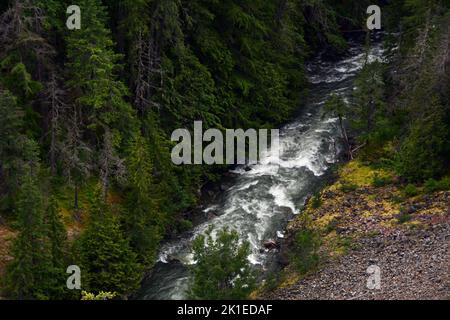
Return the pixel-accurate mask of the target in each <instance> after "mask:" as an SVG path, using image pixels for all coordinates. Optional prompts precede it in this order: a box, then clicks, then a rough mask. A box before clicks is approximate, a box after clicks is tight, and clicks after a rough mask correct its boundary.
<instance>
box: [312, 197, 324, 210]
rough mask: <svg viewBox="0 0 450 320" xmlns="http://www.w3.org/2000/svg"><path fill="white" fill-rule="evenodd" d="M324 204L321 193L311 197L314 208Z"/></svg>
mask: <svg viewBox="0 0 450 320" xmlns="http://www.w3.org/2000/svg"><path fill="white" fill-rule="evenodd" d="M321 206H322V198H321V197H320V194H316V195H314V196H313V197H312V198H311V207H312V208H313V209H318V208H320V207H321Z"/></svg>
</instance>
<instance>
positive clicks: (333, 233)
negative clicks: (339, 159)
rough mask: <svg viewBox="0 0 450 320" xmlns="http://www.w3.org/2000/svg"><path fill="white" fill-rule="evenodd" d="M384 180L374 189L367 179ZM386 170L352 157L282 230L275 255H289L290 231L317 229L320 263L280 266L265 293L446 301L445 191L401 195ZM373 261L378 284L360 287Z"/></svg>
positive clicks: (448, 230) (449, 220)
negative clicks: (302, 268) (302, 269)
mask: <svg viewBox="0 0 450 320" xmlns="http://www.w3.org/2000/svg"><path fill="white" fill-rule="evenodd" d="M375 177H377V178H378V179H380V178H379V177H384V179H385V181H389V183H386V184H385V185H383V186H378V187H375V186H373V185H374V182H373V181H374V179H375ZM404 189H405V186H404V185H402V184H401V183H399V182H398V181H397V180H396V178H395V177H394V176H392V175H391V174H390V173H389V172H384V171H381V170H378V171H377V170H373V169H371V168H369V167H366V166H364V165H363V164H361V163H360V162H358V161H353V162H351V163H349V164H347V165H346V166H344V168H343V169H341V170H340V178H339V179H338V181H337V182H336V183H335V184H333V185H332V186H329V187H327V188H325V190H323V192H322V193H321V195H320V198H317V199H315V200H314V201H310V203H309V204H308V208H307V209H306V210H305V211H304V212H303V213H302V214H301V215H300V216H299V217H298V218H297V219H295V220H294V221H292V222H291V223H290V225H289V226H288V229H287V240H286V243H285V244H284V245H283V248H284V249H283V250H282V253H281V254H282V256H284V257H285V258H286V259H285V260H286V261H288V260H289V258H288V257H289V255H291V254H292V253H291V251H290V250H291V248H292V243H293V241H295V234H296V233H297V232H298V231H299V230H304V229H305V228H308V229H311V230H314V232H316V233H317V234H318V235H320V239H321V245H320V249H319V250H318V255H319V256H320V264H319V266H318V267H317V268H315V269H314V270H310V271H309V272H307V273H306V274H299V273H298V272H297V270H296V268H295V267H294V266H293V265H292V264H288V265H287V266H286V268H285V269H284V271H283V276H282V281H281V283H280V284H279V285H278V287H277V288H276V289H275V290H273V291H271V292H269V293H266V294H264V298H269V299H283V300H284V299H293V300H303V299H449V298H450V192H449V191H441V192H435V193H432V194H426V193H425V192H424V191H421V190H418V194H417V195H414V196H411V194H408V195H407V194H405V190H404ZM369 266H377V267H379V270H380V272H381V274H380V276H381V277H380V280H381V282H380V285H381V287H380V289H372V290H371V289H368V288H367V280H368V278H369V276H370V275H369V274H368V273H367V268H368V267H369Z"/></svg>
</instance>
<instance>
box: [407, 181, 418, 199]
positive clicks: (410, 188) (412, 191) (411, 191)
mask: <svg viewBox="0 0 450 320" xmlns="http://www.w3.org/2000/svg"><path fill="white" fill-rule="evenodd" d="M403 193H404V194H405V196H407V197H409V198H411V197H415V196H417V195H418V194H419V190H417V187H416V186H415V185H413V184H408V185H407V186H406V187H405V189H404V190H403Z"/></svg>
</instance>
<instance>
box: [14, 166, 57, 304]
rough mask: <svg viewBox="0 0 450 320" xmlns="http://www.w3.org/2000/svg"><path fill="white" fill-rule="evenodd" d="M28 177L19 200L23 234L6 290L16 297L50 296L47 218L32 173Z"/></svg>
mask: <svg viewBox="0 0 450 320" xmlns="http://www.w3.org/2000/svg"><path fill="white" fill-rule="evenodd" d="M28 169H29V174H28V175H27V177H26V178H24V180H23V182H22V185H21V189H20V193H19V196H18V199H17V202H16V215H17V228H18V230H19V234H18V236H17V238H16V239H15V240H14V243H13V247H12V256H13V258H14V259H13V261H12V262H11V263H10V264H9V265H8V266H7V271H6V292H7V294H8V295H9V296H11V297H12V298H16V299H49V298H51V293H52V289H53V288H54V282H53V279H54V278H53V275H54V273H53V272H54V269H53V268H52V258H51V248H50V246H49V243H48V241H47V237H46V228H45V224H44V220H43V200H42V195H41V192H40V190H39V188H38V187H37V182H36V178H35V177H34V176H33V174H32V173H31V168H28Z"/></svg>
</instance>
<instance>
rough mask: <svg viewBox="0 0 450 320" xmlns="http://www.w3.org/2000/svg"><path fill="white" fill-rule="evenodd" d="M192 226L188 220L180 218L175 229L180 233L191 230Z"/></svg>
mask: <svg viewBox="0 0 450 320" xmlns="http://www.w3.org/2000/svg"><path fill="white" fill-rule="evenodd" d="M193 226H194V225H193V223H192V222H191V221H190V220H186V219H181V220H180V221H178V225H177V229H178V232H180V233H182V232H185V231H189V230H191V229H192V228H193Z"/></svg>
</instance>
